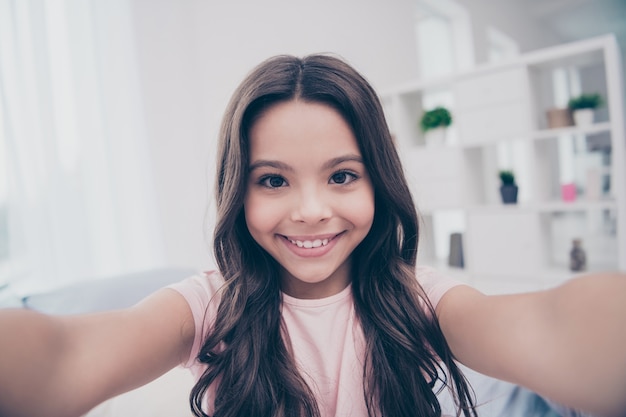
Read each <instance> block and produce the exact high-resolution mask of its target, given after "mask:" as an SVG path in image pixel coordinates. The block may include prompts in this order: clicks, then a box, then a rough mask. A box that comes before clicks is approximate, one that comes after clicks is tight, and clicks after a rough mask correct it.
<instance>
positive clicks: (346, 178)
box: [330, 171, 359, 184]
mask: <svg viewBox="0 0 626 417" xmlns="http://www.w3.org/2000/svg"><path fill="white" fill-rule="evenodd" d="M358 178H359V177H358V176H357V175H356V174H353V173H352V172H348V171H339V172H335V173H334V174H333V175H332V176H331V177H330V183H332V184H349V183H351V182H352V181H354V180H356V179H358Z"/></svg>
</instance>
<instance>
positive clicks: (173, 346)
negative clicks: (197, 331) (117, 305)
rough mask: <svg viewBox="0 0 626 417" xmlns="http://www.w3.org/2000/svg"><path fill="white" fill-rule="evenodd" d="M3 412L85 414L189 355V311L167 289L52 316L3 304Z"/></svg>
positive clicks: (6, 416) (11, 415)
mask: <svg viewBox="0 0 626 417" xmlns="http://www.w3.org/2000/svg"><path fill="white" fill-rule="evenodd" d="M0 335H2V336H1V337H0V387H2V389H0V415H1V416H3V417H18V416H63V417H71V416H80V415H82V414H84V413H85V412H87V411H88V410H90V409H91V408H93V407H94V406H95V405H97V404H99V403H100V402H102V401H104V400H106V399H107V398H110V397H113V396H115V395H117V394H120V393H122V392H125V391H129V390H131V389H133V388H136V387H138V386H141V385H143V384H146V383H147V382H149V381H151V380H152V379H155V378H156V377H158V376H159V375H161V374H163V373H165V372H166V371H167V370H169V369H171V368H172V367H174V366H176V365H177V364H180V363H181V362H183V361H184V360H186V358H187V357H188V355H189V352H190V349H191V344H192V343H193V337H194V325H193V317H192V315H191V311H190V309H189V307H188V305H187V302H186V301H185V300H184V298H183V297H182V296H181V295H179V294H178V293H177V292H175V291H173V290H170V289H163V290H160V291H157V292H156V293H155V294H153V295H152V296H149V297H148V298H146V299H145V300H144V301H142V302H140V303H139V304H137V305H136V306H134V307H131V308H129V309H125V310H119V311H112V312H105V313H96V314H88V315H77V316H47V315H43V314H40V313H35V312H33V311H27V310H0Z"/></svg>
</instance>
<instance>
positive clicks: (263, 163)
mask: <svg viewBox="0 0 626 417" xmlns="http://www.w3.org/2000/svg"><path fill="white" fill-rule="evenodd" d="M349 161H354V162H358V163H360V164H362V163H363V158H362V157H361V156H360V155H356V154H347V155H342V156H338V157H336V158H332V159H329V160H328V161H326V162H325V163H324V165H323V166H322V168H323V169H330V168H333V167H335V166H337V165H339V164H342V163H344V162H349ZM263 167H269V168H275V169H280V170H283V171H293V167H291V166H290V165H289V164H286V163H284V162H281V161H274V160H268V159H260V160H258V161H255V162H254V163H252V164H250V167H249V171H250V172H252V171H254V170H255V169H259V168H263Z"/></svg>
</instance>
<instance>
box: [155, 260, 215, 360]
mask: <svg viewBox="0 0 626 417" xmlns="http://www.w3.org/2000/svg"><path fill="white" fill-rule="evenodd" d="M224 283H225V281H224V278H223V277H222V275H221V274H220V273H219V272H217V271H206V272H202V273H198V274H195V275H192V276H190V277H189V278H186V279H184V280H182V281H180V282H177V283H175V284H172V285H169V286H168V287H167V288H170V289H172V290H175V291H177V292H178V293H179V294H181V295H182V296H183V297H184V298H185V300H186V301H187V304H188V305H189V308H190V310H191V313H192V316H193V320H194V326H195V337H194V342H193V346H192V350H191V355H190V357H189V360H188V361H187V363H186V364H184V366H186V367H190V366H192V365H193V364H194V363H195V357H196V355H197V353H198V351H199V349H200V344H201V342H202V340H203V336H204V335H206V333H207V332H208V330H209V329H210V327H211V326H212V324H213V322H214V320H215V317H216V315H217V309H218V307H219V300H220V299H219V293H220V289H221V288H222V287H223V286H224Z"/></svg>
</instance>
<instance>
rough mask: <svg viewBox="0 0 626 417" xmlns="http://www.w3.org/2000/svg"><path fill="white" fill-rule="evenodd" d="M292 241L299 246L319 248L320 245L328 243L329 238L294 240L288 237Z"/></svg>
mask: <svg viewBox="0 0 626 417" xmlns="http://www.w3.org/2000/svg"><path fill="white" fill-rule="evenodd" d="M288 240H289V241H290V242H291V243H293V244H294V245H296V246H298V247H299V248H306V249H310V248H319V247H320V246H326V245H328V239H315V240H292V239H288Z"/></svg>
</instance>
